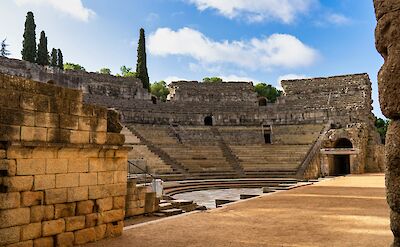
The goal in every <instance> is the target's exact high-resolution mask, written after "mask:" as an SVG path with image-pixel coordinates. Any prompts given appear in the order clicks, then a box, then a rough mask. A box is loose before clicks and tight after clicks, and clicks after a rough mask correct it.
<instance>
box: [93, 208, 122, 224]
mask: <svg viewBox="0 0 400 247" xmlns="http://www.w3.org/2000/svg"><path fill="white" fill-rule="evenodd" d="M124 216H125V211H124V210H122V209H116V210H111V211H107V212H103V213H99V224H104V223H111V222H115V221H120V220H123V219H124Z"/></svg>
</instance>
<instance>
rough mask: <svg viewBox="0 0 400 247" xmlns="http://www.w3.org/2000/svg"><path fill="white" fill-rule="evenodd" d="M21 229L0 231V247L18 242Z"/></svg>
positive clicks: (17, 227) (11, 228)
mask: <svg viewBox="0 0 400 247" xmlns="http://www.w3.org/2000/svg"><path fill="white" fill-rule="evenodd" d="M20 233H21V227H19V226H16V227H9V228H4V229H0V246H4V245H6V244H12V243H16V242H18V241H19V240H20Z"/></svg>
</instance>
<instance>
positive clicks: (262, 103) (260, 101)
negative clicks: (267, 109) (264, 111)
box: [258, 98, 267, 106]
mask: <svg viewBox="0 0 400 247" xmlns="http://www.w3.org/2000/svg"><path fill="white" fill-rule="evenodd" d="M258 105H259V106H266V105H267V99H266V98H260V99H259V100H258Z"/></svg>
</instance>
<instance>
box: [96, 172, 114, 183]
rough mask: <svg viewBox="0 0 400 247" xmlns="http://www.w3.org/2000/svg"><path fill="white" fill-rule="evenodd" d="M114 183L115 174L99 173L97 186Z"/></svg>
mask: <svg viewBox="0 0 400 247" xmlns="http://www.w3.org/2000/svg"><path fill="white" fill-rule="evenodd" d="M112 183H114V172H112V171H110V172H99V173H98V176H97V184H112Z"/></svg>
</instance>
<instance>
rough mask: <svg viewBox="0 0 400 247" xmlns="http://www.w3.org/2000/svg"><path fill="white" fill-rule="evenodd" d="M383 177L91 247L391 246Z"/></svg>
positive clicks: (205, 215) (213, 213)
mask: <svg viewBox="0 0 400 247" xmlns="http://www.w3.org/2000/svg"><path fill="white" fill-rule="evenodd" d="M391 241H392V234H391V231H390V228H389V209H388V206H387V204H386V199H385V187H384V176H383V175H382V174H375V175H362V176H348V177H342V178H336V179H333V180H330V181H324V182H321V183H319V184H315V185H312V186H307V187H302V188H297V189H294V190H291V191H285V192H280V193H275V194H270V195H265V196H262V197H259V198H255V199H250V200H247V201H245V202H240V203H235V204H231V205H228V206H226V207H224V208H219V209H214V210H210V211H207V212H201V213H194V214H190V215H186V216H180V217H175V218H169V219H167V220H163V221H159V222H157V221H156V222H151V223H148V224H144V225H141V226H139V227H136V228H133V229H128V230H125V231H124V235H123V236H122V237H119V238H116V239H110V240H105V241H100V242H98V243H94V244H90V245H88V246H107V247H113V246H115V247H117V246H135V247H139V246H152V247H157V246H160V247H161V246H162V247H180V246H182V247H187V246H201V247H207V246H296V247H311V246H324V247H326V246H340V247H345V246H363V247H366V246H368V247H373V246H389V245H390V243H391Z"/></svg>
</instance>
